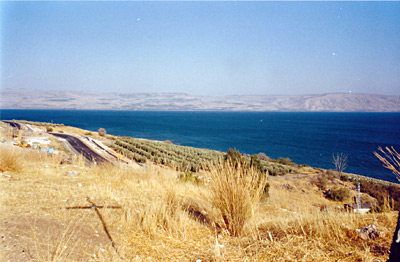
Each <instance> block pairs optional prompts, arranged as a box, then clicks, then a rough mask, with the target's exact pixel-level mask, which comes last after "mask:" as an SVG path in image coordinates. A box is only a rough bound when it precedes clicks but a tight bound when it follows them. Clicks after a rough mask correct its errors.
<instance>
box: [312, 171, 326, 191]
mask: <svg viewBox="0 0 400 262" xmlns="http://www.w3.org/2000/svg"><path fill="white" fill-rule="evenodd" d="M328 183H329V179H328V178H327V176H326V175H322V174H321V175H318V176H316V177H315V179H314V181H313V184H314V185H316V186H317V187H318V188H319V189H321V190H325V189H326V186H327V185H328Z"/></svg>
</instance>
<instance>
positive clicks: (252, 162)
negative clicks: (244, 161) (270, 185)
mask: <svg viewBox="0 0 400 262" xmlns="http://www.w3.org/2000/svg"><path fill="white" fill-rule="evenodd" d="M250 166H251V167H253V168H255V169H256V170H258V171H259V172H261V173H265V172H266V168H264V166H263V165H262V164H261V160H260V159H259V158H258V156H257V155H252V156H251V159H250Z"/></svg>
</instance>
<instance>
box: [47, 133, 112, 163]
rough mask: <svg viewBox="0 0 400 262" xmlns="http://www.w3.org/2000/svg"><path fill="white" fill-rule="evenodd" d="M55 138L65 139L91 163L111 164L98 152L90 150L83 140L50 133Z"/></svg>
mask: <svg viewBox="0 0 400 262" xmlns="http://www.w3.org/2000/svg"><path fill="white" fill-rule="evenodd" d="M50 134H52V135H53V136H57V137H61V138H64V139H65V140H67V141H68V143H69V144H70V145H71V146H72V147H73V148H74V149H75V150H76V151H77V152H78V153H79V154H82V155H83V156H84V157H85V158H86V159H87V160H89V162H93V161H95V162H96V163H107V162H109V161H108V160H107V159H105V158H104V157H102V156H100V155H99V154H97V153H96V152H94V151H93V150H92V149H90V148H89V147H88V146H87V145H85V144H84V143H83V142H82V141H81V140H79V139H78V138H76V137H74V136H71V135H67V134H61V133H50Z"/></svg>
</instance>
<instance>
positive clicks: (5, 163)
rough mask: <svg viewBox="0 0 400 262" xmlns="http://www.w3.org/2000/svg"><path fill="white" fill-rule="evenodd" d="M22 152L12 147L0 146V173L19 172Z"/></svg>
mask: <svg viewBox="0 0 400 262" xmlns="http://www.w3.org/2000/svg"><path fill="white" fill-rule="evenodd" d="M21 159H23V152H22V151H21V150H20V149H19V148H15V147H13V146H6V145H4V146H0V171H1V170H2V171H20V170H21V169H22V162H21Z"/></svg>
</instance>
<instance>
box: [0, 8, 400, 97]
mask: <svg viewBox="0 0 400 262" xmlns="http://www.w3.org/2000/svg"><path fill="white" fill-rule="evenodd" d="M0 13H1V27H0V28H1V29H0V30H1V38H2V39H1V75H0V77H1V78H0V79H1V88H2V89H6V88H11V89H28V90H60V91H86V92H119V93H185V94H190V95H196V96H230V95H301V94H326V93H349V92H352V93H366V94H382V95H395V96H398V95H399V94H400V92H399V91H400V2H399V1H396V2H136V1H133V2H107V1H105V2H1V3H0Z"/></svg>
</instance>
